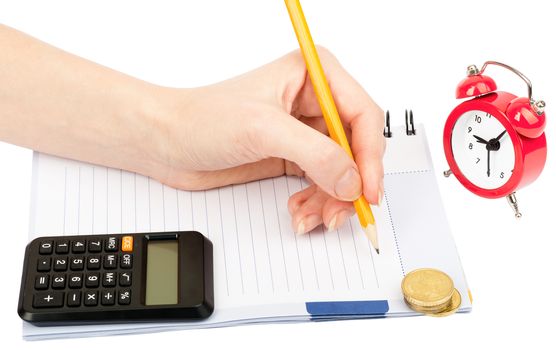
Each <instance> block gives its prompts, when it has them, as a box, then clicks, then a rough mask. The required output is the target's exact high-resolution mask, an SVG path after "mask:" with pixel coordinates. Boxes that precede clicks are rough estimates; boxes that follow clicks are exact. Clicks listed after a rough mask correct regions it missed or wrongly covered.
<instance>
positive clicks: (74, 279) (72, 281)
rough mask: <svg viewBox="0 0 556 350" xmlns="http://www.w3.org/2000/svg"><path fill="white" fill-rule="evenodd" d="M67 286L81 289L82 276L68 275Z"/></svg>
mask: <svg viewBox="0 0 556 350" xmlns="http://www.w3.org/2000/svg"><path fill="white" fill-rule="evenodd" d="M68 285H69V287H70V288H81V287H82V286H83V274H82V273H72V274H70V275H69V282H68Z"/></svg>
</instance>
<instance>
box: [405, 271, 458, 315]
mask: <svg viewBox="0 0 556 350" xmlns="http://www.w3.org/2000/svg"><path fill="white" fill-rule="evenodd" d="M402 292H403V295H404V299H405V300H406V302H407V303H408V304H409V306H410V307H412V308H413V309H419V310H416V311H420V310H423V311H420V312H425V311H426V312H437V311H440V310H442V309H444V308H446V307H447V306H448V304H449V303H450V301H451V299H452V296H453V294H454V282H452V279H451V278H450V276H448V275H447V274H445V273H444V272H442V271H439V270H436V269H431V268H424V269H417V270H414V271H411V272H410V273H408V274H407V275H406V276H405V277H404V279H403V280H402Z"/></svg>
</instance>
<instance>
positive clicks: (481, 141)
mask: <svg viewBox="0 0 556 350" xmlns="http://www.w3.org/2000/svg"><path fill="white" fill-rule="evenodd" d="M473 137H474V138H476V139H477V142H478V143H484V144H485V145H486V144H487V143H488V141H487V140H485V139H483V138H482V137H479V136H477V135H473Z"/></svg>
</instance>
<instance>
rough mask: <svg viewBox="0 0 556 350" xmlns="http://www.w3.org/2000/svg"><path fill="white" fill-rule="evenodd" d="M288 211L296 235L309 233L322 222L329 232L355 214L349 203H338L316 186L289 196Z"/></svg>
mask: <svg viewBox="0 0 556 350" xmlns="http://www.w3.org/2000/svg"><path fill="white" fill-rule="evenodd" d="M288 209H289V211H290V214H292V227H293V229H294V231H295V232H296V233H297V234H302V233H306V232H309V231H311V230H313V229H314V228H315V227H317V226H318V225H320V224H322V223H323V222H324V224H325V226H326V227H327V228H328V230H329V231H332V230H335V229H336V228H338V227H340V226H341V225H342V224H343V223H344V222H345V221H346V220H347V219H348V218H349V217H350V216H352V215H353V214H354V212H355V211H354V209H353V204H352V203H351V202H343V201H339V200H337V199H335V198H333V197H331V196H330V195H328V194H327V193H326V192H323V191H322V190H320V189H318V187H317V186H316V185H312V186H309V187H308V188H306V189H304V190H302V191H300V192H297V193H296V194H294V195H293V196H291V197H290V200H289V201H288Z"/></svg>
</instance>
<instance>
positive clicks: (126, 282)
mask: <svg viewBox="0 0 556 350" xmlns="http://www.w3.org/2000/svg"><path fill="white" fill-rule="evenodd" d="M120 286H122V287H129V286H131V272H120Z"/></svg>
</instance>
